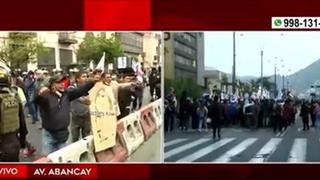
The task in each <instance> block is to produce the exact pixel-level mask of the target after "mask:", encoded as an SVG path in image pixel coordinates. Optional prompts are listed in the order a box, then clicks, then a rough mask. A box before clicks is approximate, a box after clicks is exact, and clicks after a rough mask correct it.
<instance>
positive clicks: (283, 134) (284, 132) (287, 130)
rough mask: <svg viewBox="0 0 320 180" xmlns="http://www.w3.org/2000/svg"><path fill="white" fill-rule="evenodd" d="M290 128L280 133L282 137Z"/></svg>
mask: <svg viewBox="0 0 320 180" xmlns="http://www.w3.org/2000/svg"><path fill="white" fill-rule="evenodd" d="M287 132H288V129H286V130H285V131H283V133H282V134H281V135H280V137H283V136H284V135H285V134H287Z"/></svg>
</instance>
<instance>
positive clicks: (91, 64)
mask: <svg viewBox="0 0 320 180" xmlns="http://www.w3.org/2000/svg"><path fill="white" fill-rule="evenodd" d="M89 69H92V70H93V69H94V65H93V60H91V61H90V63H89Z"/></svg>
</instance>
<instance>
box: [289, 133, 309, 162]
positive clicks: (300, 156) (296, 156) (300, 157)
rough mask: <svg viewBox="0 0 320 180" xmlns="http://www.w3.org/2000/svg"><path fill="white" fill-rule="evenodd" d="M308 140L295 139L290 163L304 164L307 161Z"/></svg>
mask: <svg viewBox="0 0 320 180" xmlns="http://www.w3.org/2000/svg"><path fill="white" fill-rule="evenodd" d="M306 152H307V139H306V138H298V139H295V140H294V142H293V145H292V148H291V151H290V155H289V159H288V162H304V161H305V160H306Z"/></svg>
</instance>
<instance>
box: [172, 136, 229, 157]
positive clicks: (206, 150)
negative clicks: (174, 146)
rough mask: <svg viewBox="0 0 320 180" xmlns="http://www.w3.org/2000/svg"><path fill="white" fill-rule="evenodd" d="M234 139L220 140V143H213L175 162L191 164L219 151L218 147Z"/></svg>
mask: <svg viewBox="0 0 320 180" xmlns="http://www.w3.org/2000/svg"><path fill="white" fill-rule="evenodd" d="M234 139H235V138H224V139H221V140H220V141H218V142H216V143H214V144H210V145H209V146H207V147H205V148H202V149H200V150H198V151H196V152H194V153H192V154H190V155H188V156H185V157H183V158H182V159H179V160H178V161H177V162H193V161H195V160H197V159H199V158H201V157H203V156H205V155H207V154H209V153H211V152H212V151H215V150H217V149H219V148H220V147H222V146H224V145H226V144H228V143H229V142H231V141H233V140H234Z"/></svg>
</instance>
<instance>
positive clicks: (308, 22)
mask: <svg viewBox="0 0 320 180" xmlns="http://www.w3.org/2000/svg"><path fill="white" fill-rule="evenodd" d="M271 21H272V29H290V30H292V29H306V30H307V29H320V17H272V20H271Z"/></svg>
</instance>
